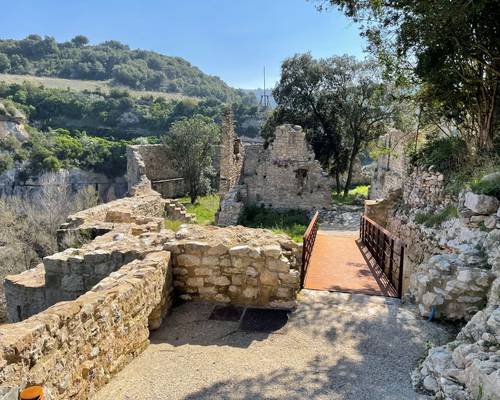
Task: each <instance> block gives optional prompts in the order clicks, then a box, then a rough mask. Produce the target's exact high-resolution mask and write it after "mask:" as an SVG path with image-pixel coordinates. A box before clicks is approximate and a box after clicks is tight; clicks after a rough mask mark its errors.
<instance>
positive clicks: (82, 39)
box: [71, 35, 89, 47]
mask: <svg viewBox="0 0 500 400" xmlns="http://www.w3.org/2000/svg"><path fill="white" fill-rule="evenodd" d="M71 43H73V45H74V46H75V47H83V46H86V45H88V44H89V39H88V38H87V37H86V36H83V35H76V36H75V37H74V38H73V39H71Z"/></svg>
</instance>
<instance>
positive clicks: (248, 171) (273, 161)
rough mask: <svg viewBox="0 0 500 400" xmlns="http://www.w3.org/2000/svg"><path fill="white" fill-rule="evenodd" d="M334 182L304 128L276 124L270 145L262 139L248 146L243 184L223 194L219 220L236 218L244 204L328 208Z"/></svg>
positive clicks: (291, 207) (231, 220)
mask: <svg viewBox="0 0 500 400" xmlns="http://www.w3.org/2000/svg"><path fill="white" fill-rule="evenodd" d="M332 186H333V181H332V179H331V178H330V177H329V176H328V174H326V173H325V172H324V171H323V170H322V169H321V166H320V164H319V162H318V161H317V160H315V158H314V152H313V151H312V149H311V148H310V147H309V145H308V143H307V141H306V138H305V133H304V131H303V130H302V128H301V127H300V126H292V125H282V126H279V127H277V128H276V132H275V139H274V142H273V143H271V144H270V145H269V147H268V148H264V146H263V145H262V144H260V143H257V144H248V145H246V146H245V159H244V161H243V176H242V178H241V181H240V185H235V186H233V188H232V189H231V190H229V191H228V192H227V194H226V196H225V197H223V198H222V202H221V210H220V212H219V215H218V221H220V222H218V223H220V224H221V225H228V224H229V223H230V222H234V221H237V220H238V217H239V215H238V213H239V212H241V210H242V208H243V206H244V204H259V205H263V206H265V207H270V208H274V209H277V210H290V209H301V210H313V209H328V208H331V206H332V192H331V189H332ZM237 203H241V204H237Z"/></svg>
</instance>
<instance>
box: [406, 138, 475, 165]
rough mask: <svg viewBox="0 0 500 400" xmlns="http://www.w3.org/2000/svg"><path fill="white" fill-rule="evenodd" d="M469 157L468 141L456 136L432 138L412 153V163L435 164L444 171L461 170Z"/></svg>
mask: <svg viewBox="0 0 500 400" xmlns="http://www.w3.org/2000/svg"><path fill="white" fill-rule="evenodd" d="M469 159H470V153H469V148H468V146H467V142H466V141H465V140H463V139H462V138H460V137H456V136H451V137H440V138H433V139H430V140H429V141H427V142H426V143H425V144H424V145H423V146H422V147H421V148H420V149H419V150H417V151H415V152H412V153H410V163H411V164H412V165H414V166H422V167H431V166H433V167H434V168H436V169H437V170H438V171H440V172H443V173H450V172H453V171H457V170H459V169H460V168H461V167H463V166H464V165H465V164H466V163H467V162H468V160H469Z"/></svg>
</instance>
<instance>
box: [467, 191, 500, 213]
mask: <svg viewBox="0 0 500 400" xmlns="http://www.w3.org/2000/svg"><path fill="white" fill-rule="evenodd" d="M499 206H500V202H499V201H498V199H497V198H495V197H493V196H486V195H484V194H476V193H473V192H467V193H466V194H465V207H467V208H468V209H469V210H472V211H473V212H475V213H476V214H481V215H489V214H493V213H495V212H496V211H497V210H498V207H499Z"/></svg>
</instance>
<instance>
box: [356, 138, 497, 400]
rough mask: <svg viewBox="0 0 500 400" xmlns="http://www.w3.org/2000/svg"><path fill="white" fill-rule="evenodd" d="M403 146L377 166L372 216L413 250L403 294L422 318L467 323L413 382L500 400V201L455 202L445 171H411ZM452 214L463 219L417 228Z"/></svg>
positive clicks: (466, 192)
mask: <svg viewBox="0 0 500 400" xmlns="http://www.w3.org/2000/svg"><path fill="white" fill-rule="evenodd" d="M396 137H398V138H400V137H402V136H401V135H399V134H397V135H396ZM381 140H383V141H384V140H385V141H388V140H390V139H389V138H388V137H385V138H384V137H383V138H382V139H381ZM391 140H395V138H394V137H393V138H392V139H391ZM402 143H403V141H400V142H399V144H398V146H399V147H400V151H401V152H400V153H399V155H398V154H393V155H391V156H390V158H389V155H387V154H386V155H383V156H382V157H381V158H380V159H379V160H378V167H377V171H376V173H375V176H374V181H373V183H372V189H371V191H370V193H371V195H372V196H375V197H380V198H384V199H383V200H378V201H369V202H367V203H366V204H365V208H366V211H365V213H366V214H367V215H368V216H369V217H370V218H372V219H374V220H375V221H376V222H378V223H379V224H381V225H382V226H384V227H386V228H387V229H388V230H389V231H391V232H393V233H394V234H395V235H396V236H398V237H400V238H401V239H402V240H403V241H404V242H405V243H406V244H407V246H406V251H405V261H404V279H403V288H404V293H406V294H407V297H409V298H410V299H411V300H412V301H413V302H415V303H416V305H417V307H418V310H419V312H420V314H421V315H422V316H424V317H426V318H429V319H446V320H454V321H467V324H466V325H465V326H464V327H463V328H462V329H461V331H460V333H459V334H458V335H457V337H456V339H455V340H454V341H452V342H451V343H448V344H447V345H444V346H439V347H434V348H431V349H430V351H429V354H428V355H427V356H426V357H425V359H424V360H423V362H422V363H421V365H419V366H418V368H417V369H416V370H415V371H414V373H413V375H412V380H413V383H414V385H415V387H416V388H417V389H419V390H421V391H423V392H424V393H426V394H428V395H431V396H432V398H435V399H450V400H452V399H453V400H454V399H463V400H472V399H479V398H482V399H498V398H500V397H498V396H499V393H500V202H499V201H498V200H497V199H496V198H494V197H492V196H485V195H482V194H476V193H474V192H472V191H471V190H470V189H467V188H465V189H463V190H462V191H461V192H460V194H459V195H458V196H454V195H450V194H449V193H448V192H447V191H446V187H445V178H444V175H443V174H442V173H441V172H439V171H435V170H434V169H433V168H429V169H422V168H414V169H410V168H409V165H408V163H407V160H406V158H405V157H404V156H403V154H402V149H403V147H404V146H401V144H402ZM398 146H396V148H397V147H398ZM396 153H397V152H396ZM395 156H396V157H395ZM391 160H392V161H391ZM498 174H500V172H497V173H494V174H491V175H488V176H485V177H483V180H489V179H495V177H496V176H498ZM445 209H452V210H456V215H450V217H449V218H448V220H446V221H444V222H442V223H441V224H438V225H436V226H426V225H425V224H423V223H419V222H418V218H417V216H435V215H437V214H440V213H442V212H443V211H444V210H445Z"/></svg>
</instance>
